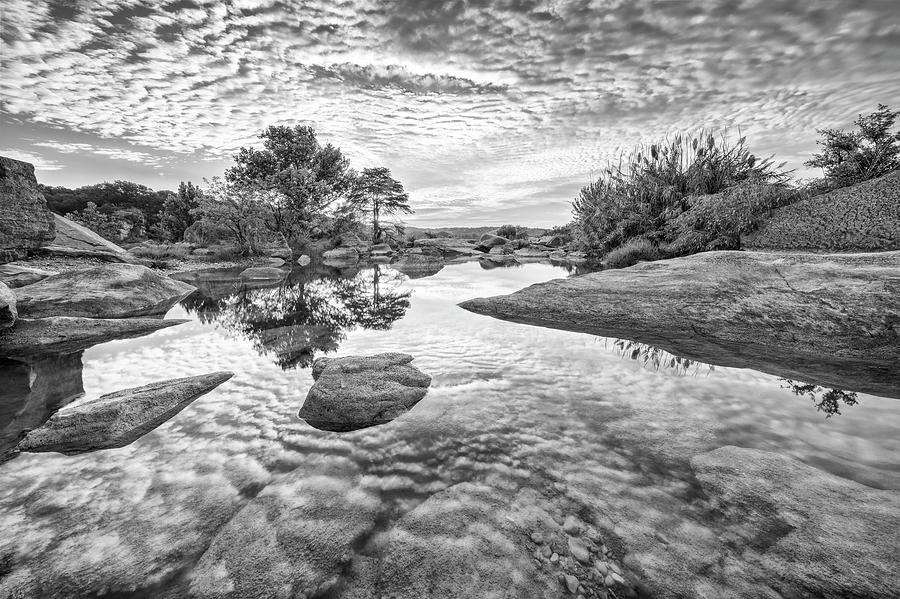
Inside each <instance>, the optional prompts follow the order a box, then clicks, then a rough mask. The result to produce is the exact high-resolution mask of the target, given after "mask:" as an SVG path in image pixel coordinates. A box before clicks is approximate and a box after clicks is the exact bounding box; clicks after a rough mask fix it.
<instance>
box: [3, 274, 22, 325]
mask: <svg viewBox="0 0 900 599" xmlns="http://www.w3.org/2000/svg"><path fill="white" fill-rule="evenodd" d="M16 318H18V312H17V311H16V296H15V295H14V294H13V292H12V291H11V290H10V288H9V287H7V286H6V285H5V284H4V283H0V330H2V329H8V328H9V327H11V326H13V325H14V324H15V323H16Z"/></svg>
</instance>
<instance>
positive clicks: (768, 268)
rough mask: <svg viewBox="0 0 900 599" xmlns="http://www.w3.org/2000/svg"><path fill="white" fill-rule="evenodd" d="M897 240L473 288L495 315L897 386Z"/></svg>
mask: <svg viewBox="0 0 900 599" xmlns="http://www.w3.org/2000/svg"><path fill="white" fill-rule="evenodd" d="M897 297H900V252H884V253H878V254H839V255H815V254H794V255H789V254H764V253H755V252H709V253H705V254H696V255H693V256H688V257H685V258H677V259H673V260H661V261H657V262H649V263H644V264H639V265H637V266H633V267H631V268H626V269H621V270H611V271H603V272H598V273H592V274H587V275H582V276H577V277H571V278H569V279H557V280H553V281H548V282H546V283H539V284H537V285H532V286H531V287H528V288H527V289H523V290H521V291H518V292H516V293H514V294H512V295H508V296H499V297H493V298H480V299H473V300H469V301H466V302H463V303H461V304H460V306H462V307H463V308H465V309H467V310H470V311H473V312H477V313H480V314H486V315H489V316H493V317H495V318H500V319H504V320H510V321H513V322H522V323H527V324H533V325H538V326H546V327H550V328H557V329H563V330H569V331H578V332H584V333H590V334H594V335H600V336H604V337H618V338H626V339H632V340H636V341H640V342H643V343H648V344H652V345H655V346H658V347H661V348H662V349H665V350H667V351H669V352H671V353H673V354H675V355H679V356H682V357H686V358H690V359H693V360H698V361H701V362H708V363H712V364H719V365H723V366H734V367H738V368H754V369H757V370H762V371H764V372H769V373H772V374H776V375H778V376H783V377H787V378H790V379H793V380H798V381H804V382H809V383H816V384H819V385H823V386H826V387H837V388H843V389H850V390H854V391H862V392H866V393H873V394H876V395H884V396H887V397H898V398H900V372H898V369H897V368H896V364H897V363H900V343H898V333H897V331H898V328H900V302H898V301H897Z"/></svg>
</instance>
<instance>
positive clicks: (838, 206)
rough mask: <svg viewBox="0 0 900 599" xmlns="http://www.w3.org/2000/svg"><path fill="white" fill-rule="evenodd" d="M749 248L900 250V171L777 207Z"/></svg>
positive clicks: (748, 241)
mask: <svg viewBox="0 0 900 599" xmlns="http://www.w3.org/2000/svg"><path fill="white" fill-rule="evenodd" d="M743 245H744V247H747V248H759V249H763V248H771V249H790V250H820V251H821V250H830V251H857V252H865V251H882V250H898V249H900V170H897V171H893V172H892V173H888V174H887V175H884V176H883V177H880V178H878V179H872V180H871V181H865V182H863V183H858V184H856V185H852V186H850V187H844V188H841V189H836V190H834V191H831V192H829V193H826V194H822V195H818V196H815V197H812V198H809V199H807V200H803V201H800V202H795V203H793V204H790V205H788V206H784V207H782V208H779V209H777V210H775V211H774V212H773V213H772V214H771V215H770V216H769V217H768V218H767V219H766V220H765V221H764V222H763V223H762V225H761V226H760V228H759V230H758V231H756V232H755V233H752V234H750V235H748V236H747V237H746V238H745V239H744V240H743Z"/></svg>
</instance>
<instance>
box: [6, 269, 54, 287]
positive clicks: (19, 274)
mask: <svg viewBox="0 0 900 599" xmlns="http://www.w3.org/2000/svg"><path fill="white" fill-rule="evenodd" d="M55 274H58V273H55V272H52V271H49V270H43V269H40V268H32V267H30V266H21V265H18V264H0V282H2V283H5V284H6V286H7V287H9V288H10V289H16V288H17V287H24V286H25V285H31V284H32V283H37V282H38V281H41V280H43V279H46V278H47V277H49V276H51V275H55Z"/></svg>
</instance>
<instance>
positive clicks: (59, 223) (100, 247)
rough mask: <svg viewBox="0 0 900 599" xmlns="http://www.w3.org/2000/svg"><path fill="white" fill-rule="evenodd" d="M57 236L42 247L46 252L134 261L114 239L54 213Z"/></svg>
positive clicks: (107, 259)
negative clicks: (109, 238) (111, 239)
mask: <svg viewBox="0 0 900 599" xmlns="http://www.w3.org/2000/svg"><path fill="white" fill-rule="evenodd" d="M53 219H54V221H55V226H56V237H54V238H53V241H52V242H51V243H49V244H47V245H45V246H43V247H42V250H43V251H44V252H47V253H50V254H59V255H62V256H75V257H84V258H99V259H100V260H105V261H107V262H132V261H133V260H134V258H132V257H131V255H130V254H129V253H128V252H126V251H125V249H124V248H121V247H119V246H118V245H116V244H114V243H113V242H112V241H110V240H108V239H106V238H104V237H101V236H100V235H98V234H97V233H95V232H93V231H91V230H90V229H88V228H87V227H85V226H84V225H80V224H78V223H76V222H75V221H72V220H69V219H68V218H66V217H64V216H60V215H58V214H54V215H53Z"/></svg>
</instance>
